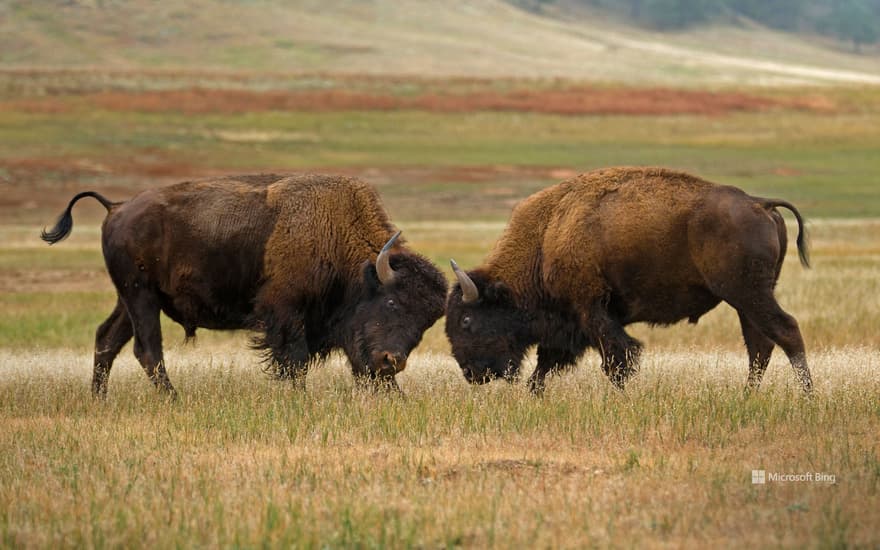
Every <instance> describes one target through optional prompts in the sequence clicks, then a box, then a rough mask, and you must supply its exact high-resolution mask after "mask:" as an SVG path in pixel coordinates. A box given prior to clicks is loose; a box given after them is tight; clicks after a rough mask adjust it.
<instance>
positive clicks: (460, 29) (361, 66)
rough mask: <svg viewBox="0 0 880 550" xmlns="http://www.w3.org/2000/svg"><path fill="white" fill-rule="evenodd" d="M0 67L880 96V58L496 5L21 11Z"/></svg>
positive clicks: (6, 8)
mask: <svg viewBox="0 0 880 550" xmlns="http://www.w3.org/2000/svg"><path fill="white" fill-rule="evenodd" d="M0 67H5V68H10V67H27V68H31V67H88V68H102V69H108V68H109V69H133V70H139V69H145V68H163V69H180V70H196V69H198V70H223V71H260V72H263V71H271V72H279V73H288V72H329V73H354V74H359V73H368V74H403V75H424V76H476V77H500V76H505V77H509V76H513V77H565V78H576V79H588V80H597V81H609V82H612V81H613V82H631V83H657V84H670V83H675V84H685V85H706V84H714V85H724V84H805V83H806V84H815V83H833V82H850V83H871V84H880V60H878V59H877V57H876V56H864V55H862V56H859V55H853V54H850V53H847V52H845V51H838V50H835V49H833V48H832V47H831V46H830V44H828V43H825V42H821V41H818V40H812V39H810V38H809V37H803V36H798V35H787V34H783V33H779V32H775V31H770V30H767V29H763V28H746V27H711V28H700V29H697V30H692V31H687V32H681V33H653V32H649V31H646V30H642V29H636V28H634V27H628V26H626V25H624V24H622V23H619V22H612V21H610V20H607V19H602V18H599V17H598V16H597V17H591V16H589V14H587V16H581V17H576V18H574V17H572V18H568V19H565V18H563V19H559V18H551V17H546V16H542V15H539V14H535V13H530V12H527V11H523V10H521V9H519V8H517V7H515V6H512V5H510V4H508V3H505V2H503V1H501V0H471V1H463V0H459V1H456V0H452V1H448V2H430V1H426V0H370V1H358V0H324V1H316V0H301V1H297V2H282V1H281V0H252V1H244V0H242V1H233V0H180V1H176V2H152V1H146V0H130V1H125V2H104V1H101V0H90V1H89V0H80V1H67V2H58V1H50V0H37V1H22V0H13V1H11V2H6V3H4V4H3V5H2V6H0Z"/></svg>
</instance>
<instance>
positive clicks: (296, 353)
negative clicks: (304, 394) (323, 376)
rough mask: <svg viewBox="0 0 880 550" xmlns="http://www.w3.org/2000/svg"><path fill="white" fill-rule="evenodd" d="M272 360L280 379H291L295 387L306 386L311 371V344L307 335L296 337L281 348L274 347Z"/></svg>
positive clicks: (302, 387) (303, 387) (301, 387)
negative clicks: (307, 340) (307, 339)
mask: <svg viewBox="0 0 880 550" xmlns="http://www.w3.org/2000/svg"><path fill="white" fill-rule="evenodd" d="M272 360H273V361H274V363H275V364H276V366H277V371H276V376H277V378H278V379H279V380H290V381H292V382H293V385H294V387H296V388H299V389H303V390H304V389H305V388H306V376H307V375H308V373H309V346H308V343H307V342H306V338H305V336H301V337H299V338H295V339H293V340H292V341H289V342H287V343H286V344H285V345H284V346H281V347H280V348H275V349H272Z"/></svg>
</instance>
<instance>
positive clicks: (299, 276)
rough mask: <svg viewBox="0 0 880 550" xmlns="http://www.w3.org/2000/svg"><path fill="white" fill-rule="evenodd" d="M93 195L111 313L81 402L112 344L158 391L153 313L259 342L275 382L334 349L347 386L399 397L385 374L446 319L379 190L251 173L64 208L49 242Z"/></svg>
mask: <svg viewBox="0 0 880 550" xmlns="http://www.w3.org/2000/svg"><path fill="white" fill-rule="evenodd" d="M83 197H93V198H95V199H97V200H98V201H100V202H101V204H103V205H104V207H105V208H106V209H107V211H108V215H107V218H106V219H105V220H104V224H103V228H102V239H101V242H102V248H103V252H104V260H105V262H106V265H107V271H108V272H109V273H110V278H111V279H112V280H113V284H114V285H115V286H116V290H117V294H118V301H117V303H116V308H115V309H114V310H113V313H111V314H110V317H108V318H107V320H106V321H104V323H103V324H102V325H101V326H100V327H99V328H98V331H97V335H96V338H95V370H94V377H93V379H92V391H93V393H95V394H96V395H105V394H106V392H107V378H108V376H109V374H110V368H111V366H112V364H113V360H114V358H115V357H116V355H117V354H118V353H119V350H120V349H121V348H122V346H124V345H125V343H126V342H128V341H129V340H130V339H131V338H132V336H134V353H135V356H136V357H137V359H138V361H140V363H141V365H142V366H143V368H144V370H145V371H146V373H147V376H148V377H149V378H150V380H152V381H153V383H154V384H155V385H156V386H157V387H158V388H160V389H162V390H165V391H167V392H170V393H172V394H173V393H174V388H173V387H172V385H171V382H170V381H169V380H168V375H167V374H166V372H165V366H164V362H163V358H162V334H161V330H160V326H159V312H160V311H163V312H165V313H166V314H167V315H168V317H170V318H171V319H173V320H174V321H176V322H177V323H179V324H181V325H183V327H184V329H185V331H186V335H187V336H188V337H190V336H193V335H194V334H195V331H196V329H197V328H199V327H203V328H208V329H220V330H225V329H248V330H252V331H257V333H258V334H259V336H258V337H257V338H256V339H255V342H256V345H257V346H258V347H260V348H262V349H264V350H265V351H266V356H267V360H268V361H269V362H270V364H271V365H273V369H274V370H275V372H276V373H277V374H278V375H279V377H283V378H291V379H294V380H295V381H297V382H298V383H299V384H300V385H301V384H303V383H304V380H305V375H306V372H307V369H308V366H309V364H310V363H311V362H312V361H313V360H315V359H316V358H324V357H326V356H327V355H328V354H329V353H330V351H331V350H333V349H337V348H341V349H342V350H343V351H344V352H345V354H346V356H347V357H348V359H349V361H350V362H351V366H352V371H353V372H354V374H355V375H356V376H357V377H360V378H362V379H366V380H373V381H375V382H377V383H384V384H389V385H391V386H394V387H396V383H395V380H394V375H395V374H396V373H397V372H400V371H401V370H402V369H403V368H404V366H405V365H406V359H407V355H408V354H409V353H410V352H411V351H412V349H413V348H414V347H415V346H416V345H417V344H418V343H419V340H421V337H422V333H423V332H424V331H425V330H426V329H427V328H428V327H430V326H431V325H432V324H433V323H434V322H435V321H436V320H437V319H439V318H440V317H441V316H442V315H443V311H444V305H445V304H444V302H445V298H446V289H447V285H446V280H445V278H444V277H443V275H442V273H440V271H439V270H438V269H437V268H436V267H435V266H434V265H433V264H432V263H431V262H429V261H428V260H427V259H425V258H423V257H422V256H420V255H418V254H416V253H414V252H412V251H410V250H408V249H407V248H405V247H404V246H402V244H401V241H400V240H396V239H397V236H398V235H397V234H395V229H394V226H393V225H392V224H391V222H390V221H389V220H388V216H387V215H386V213H385V211H384V210H383V208H382V205H381V203H380V201H379V197H378V196H377V194H376V192H375V191H374V190H373V189H372V188H371V187H369V186H368V185H366V184H364V183H362V182H360V181H357V180H354V179H350V178H344V177H338V176H321V175H301V176H289V177H284V176H277V175H257V176H239V177H227V178H221V179H212V180H204V181H195V182H186V183H180V184H177V185H171V186H168V187H163V188H159V189H151V190H148V191H144V192H142V193H140V194H138V195H136V196H135V197H134V198H132V199H131V200H129V201H126V202H122V203H115V202H110V201H108V200H107V199H105V198H104V197H102V196H101V195H99V194H97V193H94V192H85V193H80V194H78V195H76V196H75V197H73V199H72V200H71V201H70V204H69V205H68V206H67V209H66V210H65V211H64V213H63V214H62V215H61V217H60V218H59V220H58V222H57V224H56V225H55V227H53V228H52V229H51V230H49V231H44V232H43V234H42V238H43V240H45V241H46V242H48V243H50V244H51V243H57V242H58V241H60V240H62V239H64V238H65V237H66V236H67V235H68V234H69V233H70V230H71V228H72V225H73V218H72V217H71V209H72V208H73V205H74V204H75V203H76V201H78V200H79V199H81V198H83Z"/></svg>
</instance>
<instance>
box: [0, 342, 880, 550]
mask: <svg viewBox="0 0 880 550" xmlns="http://www.w3.org/2000/svg"><path fill="white" fill-rule="evenodd" d="M169 355H170V357H169V364H170V365H172V366H171V367H170V371H171V376H172V377H173V379H174V380H175V381H176V383H177V385H178V387H179V389H180V390H181V395H182V397H181V399H180V400H179V401H178V402H176V403H166V402H164V401H163V400H162V399H160V398H159V397H158V396H157V395H155V394H154V393H153V392H152V391H151V390H150V389H149V386H148V382H147V381H146V379H145V377H144V375H143V374H142V372H140V368H139V367H138V366H137V365H136V364H135V362H134V361H133V360H132V359H130V358H128V357H125V358H123V359H122V360H121V361H120V362H119V364H118V365H117V367H116V368H115V372H114V375H113V377H112V381H111V389H110V397H109V399H108V401H107V402H106V403H99V402H92V401H91V399H90V398H88V397H87V387H88V377H89V373H88V369H87V368H86V365H87V364H88V363H89V357H88V356H87V355H85V354H71V353H70V352H67V351H65V350H57V351H49V352H44V353H39V354H20V353H9V352H3V353H0V370H2V372H3V377H2V383H0V417H2V423H3V426H4V428H5V429H4V430H3V431H2V433H0V509H2V510H4V514H3V515H0V537H2V539H0V540H2V543H3V544H4V545H7V546H12V547H22V546H53V547H56V546H78V547H83V546H85V547H92V546H95V547H98V546H126V547H129V546H154V545H161V546H166V547H167V546H194V545H200V546H246V547H254V546H263V545H269V546H286V545H294V544H295V545H297V546H308V547H312V546H325V545H326V546H346V547H350V546H362V547H373V546H383V547H384V546H390V547H410V546H427V547H449V546H459V545H463V546H468V547H487V546H497V547H521V546H537V547H582V546H607V545H614V546H619V545H626V546H630V545H634V546H641V545H649V546H659V547H663V546H676V547H677V546H682V545H684V546H694V547H697V546H700V547H702V546H706V545H709V544H721V545H725V546H729V545H738V546H739V545H742V546H745V545H760V546H805V545H815V546H829V547H830V546H840V545H841V544H842V543H849V544H854V545H872V544H876V543H877V540H878V539H877V534H876V525H877V522H878V520H880V506H878V505H880V495H878V489H880V461H878V458H877V457H878V454H877V453H878V441H877V438H876V434H877V433H878V431H880V408H878V402H877V396H878V395H880V376H878V372H880V371H878V367H880V358H878V356H877V354H876V353H875V352H873V351H871V350H866V349H863V350H857V349H849V350H838V351H834V352H828V353H819V354H814V355H813V359H814V361H813V365H814V375H815V378H816V381H817V395H816V396H815V397H814V398H813V399H805V398H803V397H802V396H801V395H800V393H799V391H798V389H797V387H796V384H795V380H794V376H793V375H792V373H791V372H790V370H789V368H788V367H787V365H785V364H784V363H783V362H782V361H781V360H775V361H774V362H773V364H772V365H771V367H770V371H769V373H768V377H767V380H766V384H765V386H764V388H763V389H762V391H761V392H759V393H758V394H756V395H751V396H748V395H744V394H743V392H742V382H743V381H744V379H745V367H744V365H743V360H742V358H741V357H740V355H739V354H737V353H730V352H700V351H686V352H680V353H674V352H660V353H650V352H649V353H648V354H647V355H646V356H645V360H644V364H643V368H642V372H641V374H640V375H639V376H638V377H637V378H636V379H635V380H634V382H633V383H632V384H631V386H630V387H629V389H628V390H627V392H626V393H625V394H621V393H618V392H616V391H614V390H612V389H611V387H610V384H609V383H608V382H607V381H606V380H605V379H604V378H603V377H602V375H600V373H599V367H598V364H597V362H596V360H595V359H593V358H590V359H588V360H586V361H584V362H583V364H582V365H581V366H580V368H579V369H577V370H576V371H574V372H572V373H568V374H565V375H562V376H559V377H557V378H555V379H553V381H552V382H551V384H550V385H549V387H548V391H547V395H546V396H545V398H543V399H535V398H532V397H530V396H529V395H528V394H527V393H526V391H525V389H524V387H523V386H522V385H506V384H504V383H495V384H492V385H489V386H487V387H481V388H471V387H468V386H467V385H466V384H465V383H464V382H463V380H462V378H461V377H460V375H459V374H458V372H457V367H456V366H455V364H454V362H453V361H452V360H451V359H449V358H448V357H447V356H445V355H440V354H430V353H428V354H420V355H418V356H416V357H414V358H413V360H412V362H411V365H410V367H409V368H408V369H407V371H405V373H404V374H403V375H402V376H401V380H400V382H401V386H402V388H403V390H404V391H405V393H406V397H405V398H404V397H400V396H386V395H374V394H371V393H367V392H363V391H361V390H358V389H355V388H353V387H352V383H351V380H350V376H349V374H348V372H347V366H346V365H345V364H344V362H343V361H342V360H340V359H339V358H335V359H334V360H332V361H331V363H330V364H329V365H326V366H325V367H323V368H320V369H316V370H315V371H313V373H312V374H310V377H309V382H308V391H307V392H306V393H300V392H297V391H296V390H294V389H292V388H290V387H288V386H286V385H284V384H278V383H275V382H272V381H270V380H268V379H267V378H266V377H264V376H262V375H261V374H260V373H259V372H258V370H257V369H256V368H255V367H254V365H253V358H252V356H251V355H250V354H248V353H246V352H242V351H240V350H238V351H236V350H234V349H233V348H228V349H225V348H224V347H223V346H220V348H215V349H212V350H195V351H193V350H175V351H173V352H172V353H170V354H169ZM753 469H765V470H767V471H768V472H776V473H797V474H800V473H806V472H810V473H814V474H815V473H825V474H830V475H834V477H835V482H834V483H828V482H812V483H809V482H788V483H783V482H772V481H771V482H768V483H767V484H766V485H753V484H752V483H751V470H753Z"/></svg>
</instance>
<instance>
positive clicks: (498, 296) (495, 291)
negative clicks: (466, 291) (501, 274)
mask: <svg viewBox="0 0 880 550" xmlns="http://www.w3.org/2000/svg"><path fill="white" fill-rule="evenodd" d="M484 292H485V294H486V299H487V300H489V301H490V302H493V303H498V302H507V301H510V300H512V299H513V294H512V293H511V292H510V289H509V288H507V285H506V284H504V283H502V282H501V281H495V282H493V283H490V284H488V285H486V288H485V290H484Z"/></svg>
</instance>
